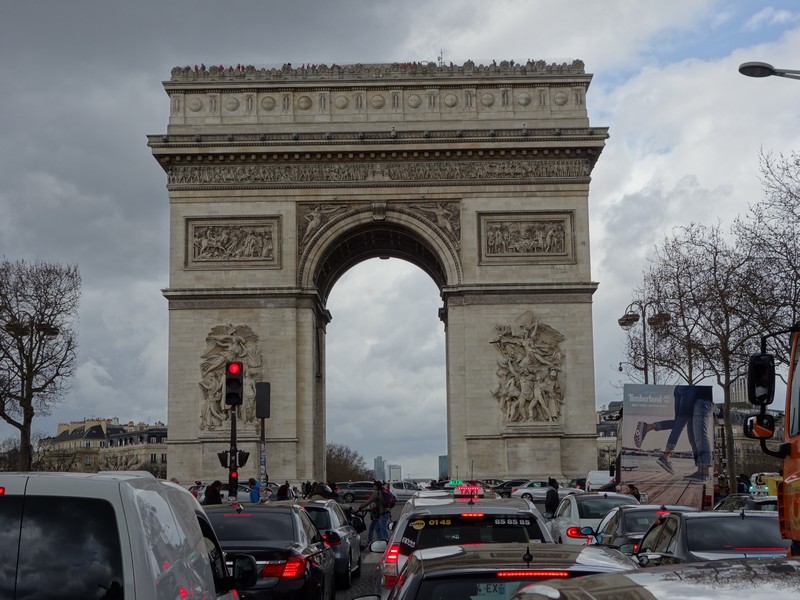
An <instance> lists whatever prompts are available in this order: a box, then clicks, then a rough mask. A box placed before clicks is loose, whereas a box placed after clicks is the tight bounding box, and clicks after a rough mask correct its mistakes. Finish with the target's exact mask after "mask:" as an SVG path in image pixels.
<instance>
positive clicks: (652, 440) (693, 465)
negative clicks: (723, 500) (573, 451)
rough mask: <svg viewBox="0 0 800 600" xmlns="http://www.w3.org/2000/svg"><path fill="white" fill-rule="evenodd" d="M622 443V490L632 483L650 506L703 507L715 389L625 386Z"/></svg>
mask: <svg viewBox="0 0 800 600" xmlns="http://www.w3.org/2000/svg"><path fill="white" fill-rule="evenodd" d="M623 394H624V398H623V404H622V420H621V427H620V431H619V432H618V444H619V445H620V452H619V454H618V455H619V457H620V464H619V465H618V467H619V478H618V481H619V482H620V484H621V486H620V489H621V491H623V492H624V491H625V490H626V486H627V485H628V484H633V485H635V486H636V487H637V488H638V490H639V493H640V494H642V495H643V498H642V501H643V502H644V501H645V499H644V497H646V501H647V502H648V503H651V504H679V505H686V506H694V507H697V508H701V507H702V501H703V496H704V495H706V496H708V495H713V489H714V487H713V486H714V483H713V482H714V471H713V460H712V458H713V451H714V423H713V417H712V415H713V400H712V397H713V388H712V387H711V386H705V385H703V386H697V385H639V384H626V385H625V387H624V391H623Z"/></svg>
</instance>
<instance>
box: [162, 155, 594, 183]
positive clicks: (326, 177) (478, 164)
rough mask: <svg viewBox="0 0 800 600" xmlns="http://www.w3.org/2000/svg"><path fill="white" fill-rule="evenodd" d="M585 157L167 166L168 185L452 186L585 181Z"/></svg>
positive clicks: (588, 169) (586, 167)
mask: <svg viewBox="0 0 800 600" xmlns="http://www.w3.org/2000/svg"><path fill="white" fill-rule="evenodd" d="M590 173H591V163H590V162H589V160H588V159H531V160H524V159H509V160H494V161H491V160H490V161H454V160H451V161H436V162H433V161H409V162H394V163H388V162H387V163H361V164H359V163H356V162H341V163H334V164H326V163H313V164H284V165H203V166H188V165H187V166H183V165H180V166H178V165H172V166H170V167H168V168H167V178H168V185H169V186H170V187H180V188H184V187H204V186H220V185H222V186H229V187H239V186H241V187H252V186H257V187H270V186H281V187H285V186H287V185H292V184H297V185H303V186H308V185H313V184H326V185H330V184H334V183H346V184H349V185H352V184H359V183H361V184H370V183H383V184H385V183H386V182H395V183H404V184H410V185H418V184H419V182H420V181H424V182H437V181H440V182H443V183H453V182H456V181H476V180H482V181H483V182H484V183H486V184H493V183H496V184H506V183H508V182H509V181H530V180H535V179H544V178H547V179H586V178H588V177H589V175H590Z"/></svg>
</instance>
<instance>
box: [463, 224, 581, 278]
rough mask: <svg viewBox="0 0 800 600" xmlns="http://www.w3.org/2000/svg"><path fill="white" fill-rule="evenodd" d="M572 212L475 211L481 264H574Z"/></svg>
mask: <svg viewBox="0 0 800 600" xmlns="http://www.w3.org/2000/svg"><path fill="white" fill-rule="evenodd" d="M573 226H574V214H573V211H548V212H528V213H519V212H513V213H512V212H508V213H505V212H503V213H478V236H479V242H480V244H479V247H480V257H479V262H480V264H482V265H491V264H504V265H507V264H558V263H574V262H575V248H574V245H575V244H574V239H575V235H574V230H573Z"/></svg>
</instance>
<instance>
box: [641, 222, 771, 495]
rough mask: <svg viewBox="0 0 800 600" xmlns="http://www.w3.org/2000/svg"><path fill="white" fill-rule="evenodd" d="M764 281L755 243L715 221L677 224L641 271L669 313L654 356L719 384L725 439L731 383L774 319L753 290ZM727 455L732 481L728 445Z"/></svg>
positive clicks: (684, 373)
mask: <svg viewBox="0 0 800 600" xmlns="http://www.w3.org/2000/svg"><path fill="white" fill-rule="evenodd" d="M762 285H763V276H762V271H761V270H760V269H759V264H758V262H757V261H756V260H755V259H754V255H753V247H752V246H751V245H732V244H731V243H729V242H728V241H727V240H726V238H725V236H724V235H723V231H722V230H721V228H720V226H718V225H717V226H714V227H707V226H703V225H697V224H692V225H688V226H685V227H679V228H676V230H675V231H674V233H673V235H672V237H668V238H666V239H665V240H664V242H663V243H662V244H661V245H660V246H659V247H657V248H656V250H655V254H654V256H653V257H652V258H651V260H650V267H649V269H648V271H647V273H646V274H645V285H644V289H645V290H647V293H648V294H650V295H651V297H652V298H653V299H655V300H657V301H658V303H659V305H660V306H661V307H662V308H663V310H665V311H667V312H669V313H670V315H671V319H670V326H669V327H667V328H665V329H664V331H662V332H661V334H660V337H661V339H662V343H663V344H664V345H663V348H662V349H661V350H659V352H658V353H657V355H656V358H655V360H657V361H658V363H659V365H660V366H661V367H663V368H666V369H668V370H671V371H672V372H673V373H675V374H676V375H677V376H679V377H680V379H682V380H683V381H686V382H687V383H689V384H696V383H699V382H701V381H703V380H704V379H706V378H707V377H711V378H713V379H714V380H715V382H716V383H717V385H719V386H720V387H721V388H722V390H723V396H724V404H723V416H724V422H725V430H726V437H727V439H734V438H733V435H732V427H731V420H730V388H731V384H732V383H733V382H734V381H735V380H736V379H737V378H739V377H742V376H744V375H745V374H746V372H747V362H748V357H749V355H750V354H751V353H752V352H753V351H755V350H757V349H758V341H759V338H760V336H761V333H762V332H763V331H765V330H769V329H770V328H771V327H773V326H774V324H775V323H776V318H777V311H776V309H775V307H774V306H773V305H771V304H770V303H769V302H764V299H763V298H762V297H761V296H760V295H759V294H758V293H757V291H758V290H759V289H760V288H761V287H762ZM726 454H727V457H726V458H727V463H728V471H729V473H728V475H729V477H731V481H733V479H734V477H735V475H734V474H735V473H736V469H735V464H734V456H735V455H734V451H733V447H731V446H729V447H728V448H727V449H726Z"/></svg>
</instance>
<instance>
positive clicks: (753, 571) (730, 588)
mask: <svg viewBox="0 0 800 600" xmlns="http://www.w3.org/2000/svg"><path fill="white" fill-rule="evenodd" d="M798 580H800V562H798V560H797V558H776V559H772V560H752V559H738V560H717V561H711V562H700V563H687V564H684V565H675V566H670V567H655V568H650V569H639V570H638V571H631V572H626V573H616V574H614V573H608V574H603V575H589V576H588V577H581V578H579V579H563V580H556V579H551V580H549V581H546V582H541V583H534V584H531V585H528V586H526V587H524V588H522V589H520V590H519V591H518V592H517V593H516V594H514V596H512V600H590V599H594V600H619V599H620V598H626V599H627V598H630V599H634V598H647V599H648V600H675V599H676V598H680V600H708V599H709V598H713V599H714V600H742V599H743V598H753V599H761V598H769V599H770V600H794V599H795V598H797V582H798Z"/></svg>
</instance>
